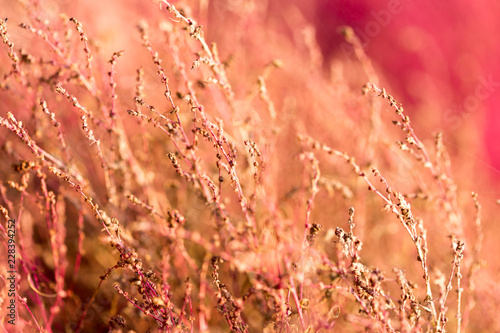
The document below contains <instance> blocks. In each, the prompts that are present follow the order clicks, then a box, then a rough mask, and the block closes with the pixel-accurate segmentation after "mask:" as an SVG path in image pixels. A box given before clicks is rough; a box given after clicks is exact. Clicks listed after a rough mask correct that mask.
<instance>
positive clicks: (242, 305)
mask: <svg viewBox="0 0 500 333" xmlns="http://www.w3.org/2000/svg"><path fill="white" fill-rule="evenodd" d="M0 6H1V11H0V15H1V17H0V18H1V20H0V36H1V39H2V42H3V43H2V45H1V49H0V125H1V126H0V148H1V150H0V156H1V157H0V161H1V163H0V212H1V214H0V216H1V223H0V239H1V243H2V244H1V247H2V250H1V251H0V253H1V256H0V260H1V264H0V288H1V289H0V316H1V317H0V323H1V325H0V327H2V332H156V331H158V332H229V331H234V332H327V331H335V332H445V331H447V332H498V331H500V320H499V319H498V318H499V317H498V314H497V312H498V311H499V310H500V306H499V304H500V290H499V288H498V286H497V278H498V273H497V272H498V270H499V267H500V266H499V264H498V259H497V256H496V254H497V253H499V244H498V241H497V240H496V238H497V236H496V235H497V234H498V231H499V227H498V226H497V224H498V217H497V216H498V212H499V206H498V204H497V200H498V199H499V198H500V192H499V187H498V185H495V178H494V177H491V176H490V175H489V174H487V173H485V172H482V171H481V170H482V169H481V163H480V162H481V160H482V157H481V156H482V154H483V150H482V148H481V145H480V144H477V142H478V137H479V134H478V132H479V130H478V127H477V122H476V121H477V119H476V118H474V117H470V118H468V120H467V122H466V123H465V125H464V126H466V131H463V132H462V133H458V132H457V131H452V132H451V133H450V132H447V129H446V127H444V126H443V131H434V129H435V128H436V126H437V125H436V124H438V123H435V122H433V123H432V126H431V125H429V126H426V125H425V124H429V123H430V122H432V119H434V118H432V117H433V116H435V115H436V114H438V113H439V112H440V110H439V105H440V104H439V103H440V101H437V100H436V101H435V102H434V101H433V100H429V101H427V102H428V104H427V110H426V111H425V112H420V113H416V112H414V111H412V110H411V106H409V107H407V106H406V105H405V104H404V103H401V102H403V101H402V100H401V99H400V98H398V96H396V95H395V94H393V93H392V92H391V89H390V88H387V87H385V86H384V85H383V83H384V82H386V81H384V73H383V72H380V71H379V70H378V69H377V66H376V65H374V64H373V62H372V61H371V60H370V57H369V56H367V54H366V53H365V52H364V49H363V45H362V41H361V40H360V38H359V37H358V36H357V33H356V31H355V30H353V29H350V28H348V27H346V28H344V29H343V30H342V31H340V33H341V35H340V36H341V38H342V40H343V42H345V43H347V44H343V45H347V47H348V48H349V50H350V53H349V54H348V57H335V56H333V57H329V58H327V57H325V56H324V53H323V52H322V51H321V48H320V47H319V45H318V43H317V41H316V37H315V36H316V33H315V27H314V25H311V23H310V21H309V20H308V19H307V18H306V17H305V16H304V15H302V14H301V10H300V9H298V8H300V6H299V7H297V6H295V5H293V3H292V2H291V3H290V4H288V5H286V6H283V7H279V8H274V7H273V8H274V9H272V8H271V7H272V6H270V5H268V3H267V2H266V1H262V2H259V1H251V0H248V1H243V0H234V1H222V0H220V1H208V0H205V1H177V2H175V3H168V2H166V1H159V2H158V1H150V2H147V1H132V0H124V1H114V0H109V1H100V2H96V1H88V2H85V3H80V2H78V1H74V2H73V1H65V0H59V1H51V0H40V1H36V0H22V1H1V2H0ZM376 42H377V41H376V40H373V41H372V43H376ZM388 52H389V51H388ZM422 94H424V95H425V94H426V92H425V91H424V90H422ZM426 117H428V118H426ZM414 119H415V122H414ZM438 125H439V124H438ZM448 143H450V145H448ZM497 177H498V175H497ZM496 180H497V181H498V178H496ZM483 193H484V194H483Z"/></svg>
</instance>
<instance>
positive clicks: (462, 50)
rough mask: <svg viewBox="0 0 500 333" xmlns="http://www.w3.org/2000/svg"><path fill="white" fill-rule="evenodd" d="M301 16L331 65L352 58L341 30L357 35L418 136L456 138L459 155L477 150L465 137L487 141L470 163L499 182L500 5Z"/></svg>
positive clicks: (407, 5)
mask: <svg viewBox="0 0 500 333" xmlns="http://www.w3.org/2000/svg"><path fill="white" fill-rule="evenodd" d="M307 7H308V6H307ZM304 12H305V13H307V15H309V19H310V20H311V21H312V22H313V24H314V25H315V27H316V30H317V37H318V41H319V43H320V47H321V49H322V52H323V55H324V56H325V59H326V60H328V59H332V58H336V57H340V58H342V59H345V58H346V57H347V58H353V56H352V49H351V48H350V47H349V45H348V44H346V42H345V41H344V40H343V39H342V37H341V36H340V35H339V34H338V32H337V31H338V28H339V27H340V26H343V25H348V26H351V27H353V28H354V31H355V32H356V34H357V35H358V36H359V37H360V39H361V42H362V43H363V47H364V48H365V50H366V52H367V54H368V55H369V57H370V58H371V59H372V61H373V62H374V66H375V67H376V68H377V69H378V73H379V74H382V80H381V84H382V86H384V87H387V88H388V89H390V91H391V92H392V93H393V95H394V96H395V97H396V98H397V99H398V100H399V101H400V102H402V103H403V104H404V105H405V107H406V109H407V110H408V112H410V113H411V115H412V118H413V120H414V121H416V123H417V124H419V123H420V124H421V127H422V128H421V129H420V130H421V131H422V130H423V131H428V132H432V131H433V130H434V129H436V130H437V129H443V130H444V131H445V136H446V135H448V137H457V138H459V139H458V141H457V140H455V141H453V140H452V141H451V142H447V145H448V146H449V148H451V149H453V146H455V148H456V149H457V150H462V155H467V154H468V153H469V152H468V151H467V148H465V147H467V146H474V143H468V144H465V145H463V144H461V143H460V137H461V136H462V135H464V134H468V133H467V132H469V131H478V132H479V133H478V136H477V137H479V138H480V139H479V141H482V142H477V143H475V145H477V146H478V147H479V148H478V151H479V153H478V152H477V151H474V152H473V153H471V156H470V157H471V158H473V159H474V161H471V162H474V163H475V164H477V166H478V168H479V170H481V171H482V172H484V173H489V174H490V175H491V176H492V177H493V179H494V180H497V181H498V180H499V179H500V140H499V138H498V134H499V133H500V118H499V115H498V112H499V108H500V63H499V59H500V44H499V43H498V39H497V32H498V31H500V20H499V17H500V3H498V2H492V1H476V2H474V1H465V2H456V1H431V0H422V1H406V0H389V1H375V0H361V1H349V0H317V7H316V8H315V9H311V8H309V7H308V8H304ZM431 114H432V116H431ZM429 134H430V133H429ZM464 136H465V135H464ZM467 137H469V136H467ZM450 146H451V147H450Z"/></svg>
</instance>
